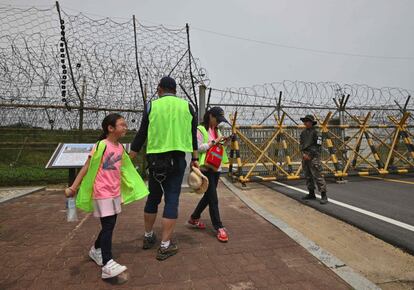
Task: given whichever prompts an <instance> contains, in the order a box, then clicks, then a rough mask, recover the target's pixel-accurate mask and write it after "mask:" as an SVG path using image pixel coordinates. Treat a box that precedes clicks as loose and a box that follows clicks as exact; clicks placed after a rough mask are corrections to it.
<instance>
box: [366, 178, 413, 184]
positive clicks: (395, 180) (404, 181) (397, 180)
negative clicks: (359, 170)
mask: <svg viewBox="0 0 414 290" xmlns="http://www.w3.org/2000/svg"><path fill="white" fill-rule="evenodd" d="M362 177H364V178H371V179H379V180H385V181H392V182H398V183H404V184H414V182H412V181H406V180H399V179H392V178H385V177H378V176H362Z"/></svg>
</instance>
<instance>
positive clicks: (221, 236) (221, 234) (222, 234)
mask: <svg viewBox="0 0 414 290" xmlns="http://www.w3.org/2000/svg"><path fill="white" fill-rule="evenodd" d="M217 239H218V240H219V241H220V242H223V243H227V242H228V241H229V236H228V234H227V231H226V230H225V229H224V228H219V229H218V230H217Z"/></svg>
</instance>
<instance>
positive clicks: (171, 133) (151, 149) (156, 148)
mask: <svg viewBox="0 0 414 290" xmlns="http://www.w3.org/2000/svg"><path fill="white" fill-rule="evenodd" d="M192 120H193V116H192V115H191V113H190V110H189V104H188V102H187V101H185V100H183V99H180V98H177V97H175V96H165V97H161V98H159V99H158V100H155V101H153V102H151V112H150V114H149V128H148V141H147V153H164V152H169V151H182V152H193V138H192V132H191V125H192Z"/></svg>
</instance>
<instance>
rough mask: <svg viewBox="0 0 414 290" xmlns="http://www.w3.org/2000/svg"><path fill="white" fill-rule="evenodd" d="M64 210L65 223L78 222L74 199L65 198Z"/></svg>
mask: <svg viewBox="0 0 414 290" xmlns="http://www.w3.org/2000/svg"><path fill="white" fill-rule="evenodd" d="M66 208H67V221H68V222H76V221H77V220H78V215H77V213H76V202H75V198H74V197H68V198H66Z"/></svg>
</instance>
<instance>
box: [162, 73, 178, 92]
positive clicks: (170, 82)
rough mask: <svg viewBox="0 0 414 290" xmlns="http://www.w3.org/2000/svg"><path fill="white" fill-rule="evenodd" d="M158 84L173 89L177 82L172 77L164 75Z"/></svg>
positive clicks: (163, 87)
mask: <svg viewBox="0 0 414 290" xmlns="http://www.w3.org/2000/svg"><path fill="white" fill-rule="evenodd" d="M158 86H159V87H160V88H162V89H167V90H175V89H176V88H177V83H176V82H175V80H174V79H173V78H172V77H169V76H165V77H163V78H162V79H161V80H160V82H159V83H158Z"/></svg>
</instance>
